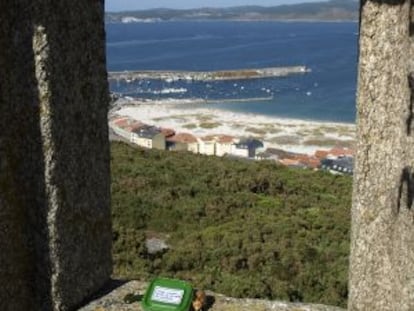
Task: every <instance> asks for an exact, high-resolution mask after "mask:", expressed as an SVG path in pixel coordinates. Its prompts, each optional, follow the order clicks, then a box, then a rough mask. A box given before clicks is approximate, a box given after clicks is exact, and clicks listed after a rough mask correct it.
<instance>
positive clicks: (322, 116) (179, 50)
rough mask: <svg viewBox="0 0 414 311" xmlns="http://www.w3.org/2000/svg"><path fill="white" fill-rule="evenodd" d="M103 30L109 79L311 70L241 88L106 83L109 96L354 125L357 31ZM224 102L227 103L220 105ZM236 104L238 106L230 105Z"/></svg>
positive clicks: (304, 25)
mask: <svg viewBox="0 0 414 311" xmlns="http://www.w3.org/2000/svg"><path fill="white" fill-rule="evenodd" d="M106 27H107V28H106V32H107V57H108V59H107V62H108V70H109V71H123V70H197V71H198V70H199V71H210V70H226V69H245V68H263V67H277V66H296V65H305V66H307V67H309V68H310V69H311V70H312V71H311V72H310V73H307V74H299V75H291V76H289V77H284V78H263V79H254V80H240V81H215V82H191V81H173V82H166V81H158V80H148V81H134V82H130V83H127V82H111V83H110V88H111V90H112V91H114V92H119V93H123V94H125V95H128V96H133V97H141V98H150V99H156V98H168V97H172V98H206V99H215V100H218V102H219V103H217V104H215V105H214V108H219V109H225V110H231V111H235V112H249V113H255V114H262V115H267V116H275V117H281V118H293V119H304V120H316V121H334V122H346V123H353V122H355V93H356V77H357V41H358V36H357V32H358V24H357V23H353V22H332V23H330V22H217V21H214V22H159V23H135V24H134V23H131V24H107V26H106ZM257 98H265V100H257ZM221 99H226V101H225V102H223V103H220V100H221ZM233 99H234V100H236V101H234V102H228V101H227V100H233ZM238 99H247V100H246V101H243V102H237V100H238Z"/></svg>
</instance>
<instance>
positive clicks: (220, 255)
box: [112, 143, 352, 306]
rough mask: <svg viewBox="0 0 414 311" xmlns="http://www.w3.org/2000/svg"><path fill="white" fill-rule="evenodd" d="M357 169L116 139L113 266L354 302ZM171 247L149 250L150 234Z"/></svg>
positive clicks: (280, 294) (248, 292)
mask: <svg viewBox="0 0 414 311" xmlns="http://www.w3.org/2000/svg"><path fill="white" fill-rule="evenodd" d="M351 183H352V180H351V178H349V177H344V176H333V175H330V174H327V173H324V172H314V171H310V170H303V169H297V170H296V169H288V168H285V167H279V166H276V165H275V164H274V163H270V162H253V161H243V160H232V159H224V158H216V157H207V156H200V155H193V154H188V153H174V152H161V151H153V150H143V149H135V148H132V147H130V146H127V145H125V144H121V143H113V144H112V209H113V210H112V213H113V226H114V250H113V252H114V270H115V274H116V275H117V276H119V277H126V278H140V279H148V278H150V277H151V276H152V275H163V276H171V277H178V278H182V279H187V280H189V281H191V282H192V283H193V284H194V285H195V286H198V287H202V288H204V289H211V290H214V291H216V292H221V293H223V294H226V295H230V296H235V297H253V298H259V297H263V298H271V299H284V300H290V301H306V302H320V303H324V304H332V305H338V306H345V305H346V299H347V269H348V254H349V227H350V206H351ZM153 237H156V238H160V239H163V240H165V241H166V243H167V244H168V245H169V247H170V248H169V250H168V251H164V252H161V253H158V254H149V253H148V250H147V248H146V247H145V240H146V239H148V238H153Z"/></svg>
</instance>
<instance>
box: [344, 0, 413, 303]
mask: <svg viewBox="0 0 414 311" xmlns="http://www.w3.org/2000/svg"><path fill="white" fill-rule="evenodd" d="M411 15H412V14H411V3H410V1H408V0H406V1H400V0H385V1H377V0H368V1H365V0H364V1H362V3H361V26H360V27H361V30H360V60H359V61H360V63H359V78H358V79H359V81H358V84H359V85H358V109H357V110H358V146H357V157H356V168H355V177H354V191H353V208H352V238H351V240H352V242H351V260H350V297H349V310H352V311H354V310H361V311H362V310H382V311H387V310H398V311H404V310H406V311H409V310H414V210H413V197H414V179H413V178H414V175H413V173H414V170H413V169H414V140H413V135H414V132H413V124H412V121H413V95H412V90H411V89H410V84H412V82H411V80H412V78H411V76H412V73H413V69H414V68H413V67H412V66H411V62H412V60H413V58H414V54H413V53H412V37H411V34H412V33H411V32H412V29H410V28H411Z"/></svg>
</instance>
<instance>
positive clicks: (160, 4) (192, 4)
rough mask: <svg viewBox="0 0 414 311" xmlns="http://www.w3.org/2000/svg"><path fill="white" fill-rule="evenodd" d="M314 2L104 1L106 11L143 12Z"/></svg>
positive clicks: (283, 0)
mask: <svg viewBox="0 0 414 311" xmlns="http://www.w3.org/2000/svg"><path fill="white" fill-rule="evenodd" d="M313 1H315V0H208V1H207V0H158V1H157V0H106V1H105V2H106V11H126V10H144V9H150V8H174V9H189V8H199V7H229V6H237V5H263V6H271V5H279V4H289V3H300V2H313Z"/></svg>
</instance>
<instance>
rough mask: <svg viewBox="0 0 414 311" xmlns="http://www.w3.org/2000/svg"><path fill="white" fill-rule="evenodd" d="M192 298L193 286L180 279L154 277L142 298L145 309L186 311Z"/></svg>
mask: <svg viewBox="0 0 414 311" xmlns="http://www.w3.org/2000/svg"><path fill="white" fill-rule="evenodd" d="M192 298H193V288H192V287H191V285H190V284H188V283H187V282H184V281H180V280H174V279H166V278H156V279H155V280H153V281H152V282H151V283H150V285H149V287H148V289H147V291H146V293H145V295H144V298H143V299H142V302H141V304H142V308H143V309H144V310H145V311H188V310H189V309H190V306H191V301H192Z"/></svg>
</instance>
